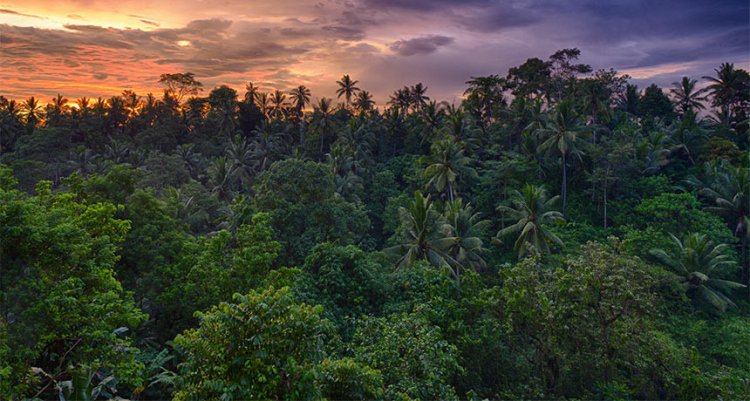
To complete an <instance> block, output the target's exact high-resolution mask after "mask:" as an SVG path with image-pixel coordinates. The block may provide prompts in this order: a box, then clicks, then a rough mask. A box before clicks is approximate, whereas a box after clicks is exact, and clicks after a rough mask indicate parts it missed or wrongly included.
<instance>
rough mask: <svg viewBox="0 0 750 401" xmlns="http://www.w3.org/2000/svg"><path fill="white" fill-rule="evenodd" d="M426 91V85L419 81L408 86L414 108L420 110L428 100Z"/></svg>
mask: <svg viewBox="0 0 750 401" xmlns="http://www.w3.org/2000/svg"><path fill="white" fill-rule="evenodd" d="M426 93H427V87H426V86H424V85H423V84H422V83H421V82H419V83H417V84H416V85H414V86H412V87H411V88H409V94H410V95H411V96H410V97H411V99H410V100H411V104H412V106H413V108H414V110H417V111H419V110H422V107H424V106H425V105H426V104H427V102H429V101H430V97H429V96H427V95H426Z"/></svg>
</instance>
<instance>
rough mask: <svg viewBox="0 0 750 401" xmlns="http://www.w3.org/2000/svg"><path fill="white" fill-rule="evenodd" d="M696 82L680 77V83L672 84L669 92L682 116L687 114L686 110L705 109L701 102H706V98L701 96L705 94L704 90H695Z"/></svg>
mask: <svg viewBox="0 0 750 401" xmlns="http://www.w3.org/2000/svg"><path fill="white" fill-rule="evenodd" d="M697 82H698V81H697V80H695V79H690V78H688V77H682V80H681V81H680V82H672V89H671V90H670V92H671V93H672V96H673V97H674V102H675V105H677V107H679V108H680V110H681V111H682V114H685V113H687V111H688V110H693V111H698V110H702V109H705V106H703V101H705V100H706V96H704V95H703V94H704V93H705V92H706V89H705V88H704V89H700V90H695V84H696V83H697Z"/></svg>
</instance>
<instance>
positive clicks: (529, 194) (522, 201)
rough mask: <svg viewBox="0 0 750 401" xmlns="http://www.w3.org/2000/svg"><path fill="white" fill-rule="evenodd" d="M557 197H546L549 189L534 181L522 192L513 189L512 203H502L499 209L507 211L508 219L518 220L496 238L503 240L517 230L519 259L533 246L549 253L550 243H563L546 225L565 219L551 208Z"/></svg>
mask: <svg viewBox="0 0 750 401" xmlns="http://www.w3.org/2000/svg"><path fill="white" fill-rule="evenodd" d="M557 199H558V197H557V196H554V197H552V198H547V191H545V190H544V188H543V187H537V186H535V185H532V184H526V185H524V187H523V189H522V190H521V191H520V192H519V191H512V192H511V198H510V202H511V205H512V206H505V205H500V206H498V207H497V210H498V211H500V212H502V213H504V214H506V217H505V219H506V220H508V221H515V223H514V224H512V225H510V226H508V227H505V228H503V229H501V230H500V231H498V232H497V235H496V238H497V239H498V240H501V239H502V238H503V237H506V236H508V235H510V234H515V233H518V237H517V238H516V241H515V243H514V245H513V249H514V250H515V251H516V252H517V253H518V257H519V258H521V257H523V256H524V255H526V254H528V253H530V252H531V247H532V246H533V247H534V249H535V250H536V251H537V252H541V253H543V254H548V253H549V244H550V243H552V244H556V245H558V246H563V243H562V241H561V240H560V238H558V237H557V236H556V235H555V234H553V233H552V232H551V231H549V229H547V228H546V227H545V226H544V225H545V224H551V223H556V222H561V221H564V218H563V215H562V214H561V213H560V212H557V211H554V210H552V205H553V204H554V203H555V202H557Z"/></svg>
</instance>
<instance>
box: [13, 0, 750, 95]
mask: <svg viewBox="0 0 750 401" xmlns="http://www.w3.org/2000/svg"><path fill="white" fill-rule="evenodd" d="M572 47H577V48H579V49H580V50H581V52H582V54H581V58H580V61H581V62H584V63H587V64H590V65H592V66H593V67H594V68H595V69H599V68H615V69H616V70H618V71H619V72H621V73H627V74H629V75H630V76H631V77H632V82H634V83H636V84H638V85H639V86H641V87H644V86H646V85H648V84H650V83H657V84H658V85H660V86H663V87H666V86H669V85H670V83H671V82H673V81H677V80H679V79H680V77H682V76H690V77H693V78H700V77H701V76H704V75H712V74H713V70H714V69H715V68H717V67H718V66H719V64H721V63H722V62H732V63H735V65H736V66H738V67H740V68H745V69H750V2H749V1H748V0H698V1H689V0H612V1H607V0H585V1H584V0H566V1H552V0H502V1H499V0H461V1H459V0H413V1H403V0H320V1H316V0H310V1H303V0H253V1H247V0H244V1H235V0H180V1H173V0H70V1H68V0H54V1H42V0H23V1H8V0H0V95H4V96H6V97H9V98H25V97H28V96H32V95H33V96H37V97H41V98H42V99H47V98H51V97H52V96H54V95H55V94H57V93H58V92H59V93H62V94H63V95H65V96H67V97H69V98H77V97H81V96H88V97H99V96H102V97H109V96H113V95H117V94H119V93H120V92H122V90H124V89H132V90H135V91H136V92H137V93H139V94H145V93H147V92H154V93H160V91H161V89H160V86H159V83H158V79H159V75H160V74H162V73H176V72H192V73H194V74H195V76H196V78H197V79H198V80H199V81H201V82H203V84H204V87H205V91H204V94H207V92H208V91H210V89H211V88H213V87H216V86H218V85H223V84H226V85H229V86H231V87H234V88H236V89H238V90H239V91H240V95H242V93H243V91H242V88H244V85H245V83H246V82H248V81H252V82H253V83H254V84H255V85H256V86H260V87H261V88H263V89H267V90H270V89H281V90H288V89H291V88H292V87H295V86H298V85H306V86H308V87H309V88H311V90H312V94H313V99H318V98H321V97H335V88H336V80H337V79H339V78H340V77H341V75H342V74H350V75H351V76H352V78H353V79H356V80H358V81H359V84H358V85H357V86H359V87H360V88H362V89H366V90H369V91H370V92H371V93H373V94H374V97H375V100H376V101H377V102H378V103H380V104H383V103H384V102H385V101H386V100H387V99H388V95H389V94H391V93H392V92H393V91H394V90H395V89H398V88H400V87H403V86H404V85H413V84H415V83H417V82H423V83H424V84H425V85H426V86H427V87H428V95H430V96H431V97H432V98H433V99H436V100H447V101H453V102H455V101H458V100H459V99H460V97H461V93H462V92H463V90H464V89H465V87H466V85H465V81H466V80H468V79H470V77H472V76H480V75H489V74H499V75H505V74H506V73H507V70H508V68H510V67H513V66H517V65H519V64H521V63H523V62H524V61H525V60H526V59H528V58H531V57H539V58H542V59H546V58H547V57H548V56H549V55H550V54H552V53H554V52H555V51H556V50H559V49H562V48H572Z"/></svg>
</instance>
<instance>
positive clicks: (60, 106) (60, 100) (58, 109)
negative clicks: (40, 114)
mask: <svg viewBox="0 0 750 401" xmlns="http://www.w3.org/2000/svg"><path fill="white" fill-rule="evenodd" d="M68 108H69V107H68V99H67V98H65V97H63V95H61V94H59V93H58V94H57V96H55V97H53V98H52V100H51V101H50V103H49V104H48V105H47V113H46V114H47V124H52V125H57V124H59V123H60V121H61V120H62V117H63V116H64V115H65V114H66V113H67V112H68Z"/></svg>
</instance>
